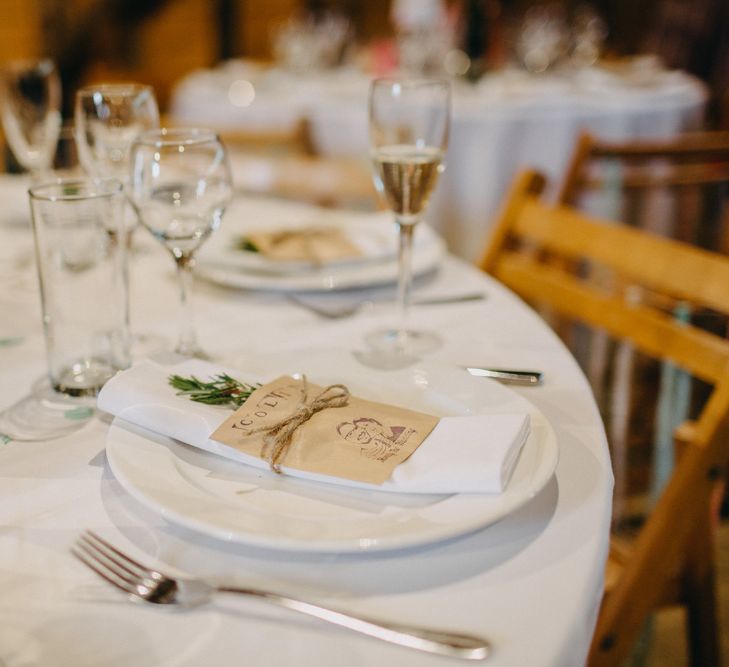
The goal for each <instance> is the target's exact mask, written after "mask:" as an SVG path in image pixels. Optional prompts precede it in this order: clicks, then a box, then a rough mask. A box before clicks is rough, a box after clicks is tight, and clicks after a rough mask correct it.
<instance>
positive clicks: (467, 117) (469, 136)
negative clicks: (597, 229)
mask: <svg viewBox="0 0 729 667" xmlns="http://www.w3.org/2000/svg"><path fill="white" fill-rule="evenodd" d="M241 82H248V83H247V84H246V85H242V84H241ZM368 83H369V79H368V78H367V77H366V76H364V75H363V74H361V73H359V72H356V71H353V70H348V69H342V70H337V71H334V72H329V73H327V74H322V75H305V74H297V75H295V76H294V75H289V74H287V73H285V72H282V71H280V70H265V69H261V68H260V67H256V66H252V65H250V64H248V63H246V62H245V61H230V62H228V63H224V64H223V65H221V66H220V67H218V68H217V69H214V70H201V71H197V72H193V73H192V74H190V75H189V76H188V77H186V78H185V79H183V80H182V81H180V83H179V84H178V85H177V86H176V88H175V90H174V91H173V95H172V100H171V106H170V113H171V115H172V116H173V117H175V118H176V119H178V120H180V121H184V122H189V123H209V124H213V125H215V126H217V127H239V128H249V129H264V128H281V127H289V126H291V125H292V124H293V123H294V122H296V120H297V119H298V118H300V117H302V116H306V117H308V118H309V120H310V121H311V128H312V133H313V139H314V144H315V146H316V147H317V148H318V149H319V150H320V151H321V152H322V153H323V154H325V155H347V156H359V157H362V159H363V160H367V155H368V154H369V152H368V134H367V89H368ZM453 92H454V94H453V122H452V129H451V136H450V146H449V148H448V155H447V160H446V163H447V167H446V171H445V173H444V174H443V176H442V177H441V183H440V184H439V185H438V188H437V189H436V191H435V193H434V196H433V201H432V202H431V206H430V208H429V210H428V212H427V214H426V219H427V220H428V221H429V222H430V223H431V224H432V225H433V226H434V227H435V228H436V229H438V230H439V231H440V232H441V234H442V235H443V236H444V238H445V239H446V241H447V242H448V245H449V248H450V249H451V251H452V252H454V253H455V254H457V255H459V256H462V257H465V258H466V259H474V258H475V257H476V256H477V255H478V253H479V251H480V249H481V247H482V245H483V242H484V238H485V234H486V230H487V229H488V226H489V223H490V220H491V218H492V216H493V214H494V212H495V210H496V208H497V206H498V204H499V202H500V201H501V199H502V197H503V196H504V193H505V190H506V188H507V186H508V184H509V183H510V182H511V180H512V178H513V176H514V174H515V173H516V172H517V171H518V170H519V169H521V168H524V167H527V166H529V167H535V168H537V169H539V170H541V171H542V172H544V173H545V174H546V175H547V176H548V177H550V180H551V181H552V182H553V183H556V182H557V181H558V180H559V179H560V178H561V176H562V173H563V171H564V169H565V167H566V165H567V161H568V159H569V156H570V154H571V151H572V148H573V146H574V143H575V140H576V138H577V135H578V134H579V132H580V131H581V130H589V131H591V132H594V133H595V134H597V135H598V136H601V137H604V138H606V139H615V140H626V139H637V138H657V137H670V136H672V135H675V134H676V133H678V132H681V131H686V130H690V129H697V128H698V127H699V126H700V124H701V121H702V119H703V110H704V104H705V101H706V90H705V86H704V85H703V84H701V83H700V82H699V81H698V80H697V79H695V78H693V77H691V76H688V75H686V74H684V73H682V72H678V71H664V70H660V69H653V70H650V69H649V70H647V71H646V70H641V69H636V70H635V71H632V70H630V69H627V70H626V71H625V72H621V73H619V74H618V73H615V72H611V71H607V70H604V69H587V70H583V71H580V72H572V73H569V74H566V73H562V74H554V75H542V76H530V75H527V74H525V73H522V72H516V71H504V72H499V73H493V74H490V75H488V76H486V77H484V78H483V79H482V80H481V81H480V82H479V83H478V84H477V85H475V86H470V85H468V84H465V83H463V82H454V88H453Z"/></svg>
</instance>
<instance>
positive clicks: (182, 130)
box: [133, 127, 220, 148]
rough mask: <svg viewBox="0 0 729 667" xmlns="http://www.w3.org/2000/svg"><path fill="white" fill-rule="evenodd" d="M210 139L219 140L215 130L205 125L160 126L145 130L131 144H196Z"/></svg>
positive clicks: (161, 146)
mask: <svg viewBox="0 0 729 667" xmlns="http://www.w3.org/2000/svg"><path fill="white" fill-rule="evenodd" d="M211 141H217V142H219V141H220V137H219V136H218V133H217V132H216V131H215V130H211V129H210V128H207V127H161V128H156V129H152V130H145V131H144V132H142V133H141V134H139V135H138V136H137V137H136V139H134V142H133V145H143V146H155V147H159V148H165V147H167V146H179V145H181V144H182V145H183V146H196V145H198V144H205V143H208V142H211Z"/></svg>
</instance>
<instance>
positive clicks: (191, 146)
mask: <svg viewBox="0 0 729 667" xmlns="http://www.w3.org/2000/svg"><path fill="white" fill-rule="evenodd" d="M130 176H131V181H130V183H129V188H128V194H129V197H130V201H131V202H132V205H133V206H134V209H135V210H136V212H137V215H138V216H139V219H140V221H141V222H142V225H143V226H144V227H146V228H147V229H148V230H149V231H150V232H151V233H152V235H153V236H154V237H155V238H156V239H158V240H159V241H160V242H161V243H162V244H163V245H164V246H165V248H167V250H169V252H170V254H171V255H172V257H173V259H174V260H175V264H176V266H177V276H178V280H179V286H180V302H181V321H180V336H179V340H178V343H177V347H176V349H175V351H176V352H177V353H179V354H182V355H185V356H192V357H199V358H206V357H207V355H206V354H205V353H204V352H203V351H202V350H201V348H200V346H199V345H198V342H197V336H196V334H195V328H194V324H193V317H192V306H191V302H190V297H191V288H192V271H193V267H194V264H195V252H196V251H197V249H198V248H199V247H200V246H201V245H202V244H203V243H204V242H205V240H206V239H207V238H208V236H210V234H211V233H212V232H213V231H214V230H215V229H217V228H218V226H219V225H220V221H221V218H222V216H223V212H224V211H225V207H226V206H227V204H228V202H229V201H230V199H231V196H232V182H231V175H230V167H229V165H228V156H227V152H226V150H225V147H224V145H223V143H222V142H221V141H220V139H219V137H218V136H217V135H216V134H215V133H214V132H212V131H210V130H204V129H199V128H189V129H183V128H180V129H165V128H163V129H161V130H152V131H149V132H145V133H143V134H141V135H140V136H139V137H137V139H136V140H135V141H134V143H133V144H132V149H131V167H130Z"/></svg>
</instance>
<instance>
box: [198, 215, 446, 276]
mask: <svg viewBox="0 0 729 667" xmlns="http://www.w3.org/2000/svg"><path fill="white" fill-rule="evenodd" d="M226 216H227V217H226V224H225V225H224V228H221V230H220V233H219V234H216V235H214V236H213V237H211V238H210V240H209V241H208V243H206V245H205V246H204V247H203V248H202V249H201V254H200V260H201V262H203V263H206V262H207V263H212V264H214V265H216V266H218V267H220V268H229V269H233V270H238V271H248V272H258V273H270V274H289V273H298V272H310V271H312V269H317V268H321V267H322V266H326V267H332V268H333V267H337V266H344V265H349V264H357V263H363V262H384V261H391V260H393V259H394V258H395V257H396V256H397V248H398V231H397V227H396V226H395V224H394V223H393V220H392V216H391V215H390V214H389V213H386V212H385V213H361V212H350V211H347V212H341V211H337V212H336V213H334V212H332V211H326V210H324V209H319V208H317V207H313V206H301V205H299V206H298V208H297V209H294V208H292V207H287V208H284V207H282V206H281V205H279V206H278V207H273V206H269V207H265V206H263V205H262V206H261V211H260V214H259V215H256V212H255V207H253V209H252V211H247V212H246V214H245V215H244V216H243V215H239V214H238V211H237V209H236V207H235V206H232V207H231V209H230V211H229V212H228V213H227V214H226ZM262 221H265V222H262ZM420 227H425V225H419V226H418V230H417V231H416V237H415V244H416V247H418V248H419V247H421V246H423V245H424V244H428V243H433V241H434V240H435V241H437V238H435V237H436V235H435V233H434V232H432V231H431V230H429V229H427V230H422V229H420ZM316 230H320V231H321V230H330V232H331V234H330V239H329V241H330V242H332V241H333V242H336V243H334V244H333V245H332V248H333V252H330V250H331V249H327V248H323V253H321V254H322V256H321V257H319V258H318V260H317V261H312V257H310V256H307V255H306V254H305V252H304V251H305V250H306V247H305V246H304V247H299V248H298V249H299V250H301V251H302V252H298V255H297V253H296V252H294V254H291V253H288V252H287V248H286V247H285V246H282V245H280V244H276V243H274V244H273V246H276V245H278V248H276V247H269V246H271V245H272V244H271V243H269V241H270V240H271V239H273V240H275V239H277V238H278V239H283V240H284V241H287V243H288V242H289V241H291V242H293V243H294V244H296V243H299V245H300V246H301V243H300V242H301V241H302V239H303V240H306V241H307V244H308V243H309V242H310V241H312V240H314V241H317V239H316V238H315V237H316V234H313V232H315V231H316ZM335 235H336V236H335ZM287 237H288V238H287ZM337 237H338V239H339V240H337ZM247 239H248V240H251V241H253V243H254V245H258V244H257V243H256V241H258V242H259V243H260V242H261V241H262V242H263V244H264V245H265V246H266V247H264V248H261V249H260V250H263V252H255V251H252V250H251V249H246V248H245V247H242V243H241V241H245V240H247ZM320 240H321V239H320ZM323 240H326V239H323ZM305 245H306V244H305ZM330 245H331V243H330ZM289 249H290V248H289ZM277 250H283V251H284V252H277ZM294 250H297V249H296V248H295V247H294Z"/></svg>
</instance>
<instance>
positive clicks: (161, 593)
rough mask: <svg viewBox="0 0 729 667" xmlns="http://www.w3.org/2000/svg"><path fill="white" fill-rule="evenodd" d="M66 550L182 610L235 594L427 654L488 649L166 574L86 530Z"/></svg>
mask: <svg viewBox="0 0 729 667" xmlns="http://www.w3.org/2000/svg"><path fill="white" fill-rule="evenodd" d="M71 552H72V553H73V555H74V556H76V557H77V558H78V559H79V560H80V561H81V562H83V563H84V564H85V565H87V566H88V567H90V568H91V569H92V570H93V571H94V572H96V574H98V575H99V576H100V577H102V578H103V579H105V580H106V581H108V582H109V583H110V584H112V585H113V586H116V587H117V588H118V589H120V590H122V591H124V592H125V593H127V595H128V596H129V597H130V598H131V599H132V600H137V601H143V602H150V603H153V604H160V605H173V606H177V607H183V608H187V607H194V606H197V605H200V604H204V603H206V602H209V601H210V600H211V599H212V597H213V594H214V593H240V594H242V595H248V596H251V597H255V598H259V599H263V600H267V601H268V602H271V603H273V604H275V605H278V606H280V607H285V608H286V609H291V610H293V611H298V612H300V613H302V614H306V615H307V616H313V617H315V618H318V619H320V620H322V621H327V622H328V623H333V624H335V625H339V626H341V627H344V628H347V629H348V630H353V631H355V632H359V633H361V634H364V635H368V636H370V637H374V638H376V639H381V640H383V641H386V642H390V643H392V644H399V645H400V646H407V647H409V648H414V649H417V650H419V651H425V652H426V653H435V654H438V655H446V656H450V657H456V658H464V659H466V660H485V659H486V658H487V657H488V656H489V654H490V652H491V647H490V645H489V643H488V642H487V641H486V640H484V639H481V638H480V637H475V636H472V635H465V634H460V633H454V632H448V631H443V630H431V629H427V628H417V627H411V626H407V625H401V624H398V623H390V622H386V621H379V620H374V619H371V618H364V617H358V616H353V615H351V614H348V613H344V612H341V611H336V610H334V609H329V608H327V607H322V606H320V605H317V604H313V603H311V602H306V601H304V600H299V599H296V598H291V597H288V596H285V595H279V594H278V593H273V592H270V591H264V590H259V589H255V588H239V587H236V586H214V585H212V584H209V583H207V582H206V581H203V580H201V579H188V578H173V577H169V576H167V575H165V574H163V573H162V572H159V571H158V570H153V569H151V568H148V567H146V566H144V565H142V564H141V563H140V562H138V561H136V560H134V559H133V558H130V557H129V556H127V555H126V554H124V553H122V552H121V551H119V549H117V548H116V547H114V546H112V545H111V544H109V543H108V542H107V541H105V540H103V539H102V538H101V537H99V536H98V535H96V534H95V533H93V532H92V531H90V530H87V531H85V532H84V533H83V534H82V535H81V536H80V537H79V538H78V540H77V541H76V543H75V545H74V546H73V547H72V548H71Z"/></svg>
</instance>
